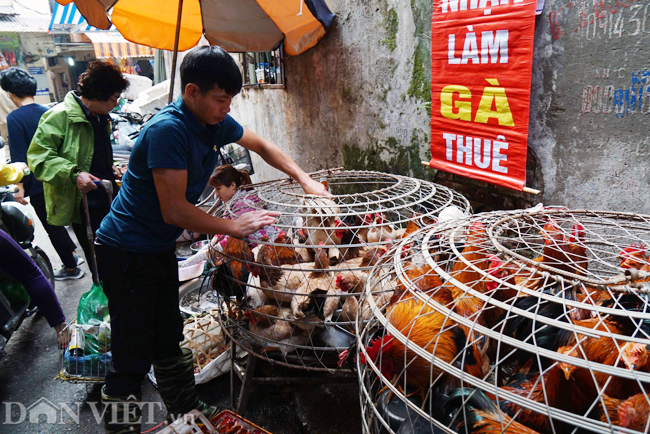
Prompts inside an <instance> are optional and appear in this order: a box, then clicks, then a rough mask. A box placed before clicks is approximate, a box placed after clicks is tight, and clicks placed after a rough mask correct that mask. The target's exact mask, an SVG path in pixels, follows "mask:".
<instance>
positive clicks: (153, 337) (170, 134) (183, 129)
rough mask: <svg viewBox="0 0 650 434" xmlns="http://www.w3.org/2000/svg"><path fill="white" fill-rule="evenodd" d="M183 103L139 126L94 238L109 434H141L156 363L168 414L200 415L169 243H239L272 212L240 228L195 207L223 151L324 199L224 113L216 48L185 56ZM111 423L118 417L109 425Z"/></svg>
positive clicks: (230, 64)
mask: <svg viewBox="0 0 650 434" xmlns="http://www.w3.org/2000/svg"><path fill="white" fill-rule="evenodd" d="M180 72H181V88H182V96H181V97H180V98H179V99H178V100H177V101H176V102H174V103H173V104H170V105H168V106H167V107H165V108H164V109H162V110H161V111H160V112H159V113H158V114H156V116H154V118H153V119H152V120H151V121H150V122H149V123H148V124H147V126H146V127H145V128H144V130H143V131H142V133H141V134H140V137H139V139H138V141H137V142H136V144H135V147H134V148H133V152H132V154H131V160H130V162H129V168H128V171H127V172H126V174H125V175H124V178H123V183H122V188H121V189H120V192H119V194H118V195H117V197H116V198H115V200H114V202H113V205H112V207H111V212H110V213H109V214H108V215H107V216H106V218H105V219H104V220H103V222H102V224H101V227H100V228H99V230H98V231H97V243H98V244H99V245H98V246H97V262H98V267H99V275H100V278H101V280H102V281H103V284H104V291H105V292H106V295H107V297H108V303H109V311H110V315H111V329H112V330H111V350H112V355H113V357H112V364H111V368H110V370H109V372H108V374H107V376H106V385H105V386H104V388H103V389H102V400H103V401H104V402H105V404H106V405H108V406H109V407H111V408H107V410H106V412H105V419H104V422H105V427H106V432H110V433H121V432H129V433H134V432H140V421H139V408H138V407H137V404H136V401H137V400H138V399H139V394H140V385H141V382H142V379H143V378H144V376H145V374H146V373H147V372H148V371H149V368H150V366H151V364H152V363H153V366H154V371H155V374H156V379H157V380H158V386H159V392H160V395H161V396H162V398H163V401H164V402H165V405H166V406H167V410H168V412H169V414H170V415H178V414H184V413H187V412H189V411H191V410H192V409H195V408H198V409H199V410H201V411H202V412H203V413H204V414H206V415H211V414H212V413H213V412H214V411H215V409H214V408H212V407H210V406H208V405H207V404H205V403H203V402H201V401H199V399H198V397H197V395H196V390H195V388H194V372H193V366H192V357H191V354H189V353H188V352H183V351H181V349H180V347H179V343H180V341H182V339H183V335H182V330H183V322H182V319H181V316H180V312H179V310H178V268H177V262H176V258H175V255H174V248H175V240H176V238H177V237H178V236H179V235H180V234H181V232H182V230H183V229H188V230H190V231H194V232H200V233H208V234H214V233H219V234H227V235H233V236H237V237H244V236H247V235H250V234H251V233H253V232H255V231H257V230H259V229H260V228H262V227H264V226H266V225H269V224H273V223H274V222H275V217H277V215H278V214H277V213H273V212H270V211H255V212H251V213H247V214H244V215H242V216H241V217H240V218H239V219H237V220H224V219H220V218H216V217H212V216H210V215H208V214H206V213H204V212H203V211H201V210H199V209H198V208H196V207H195V206H194V204H195V203H196V201H197V200H198V198H199V196H200V194H201V192H202V191H203V188H204V187H205V185H206V184H207V182H208V179H209V177H210V174H211V173H212V171H213V170H214V168H215V166H216V164H217V159H218V156H219V148H220V147H221V146H223V145H226V144H228V143H233V142H235V143H238V144H240V145H241V146H243V147H245V148H247V149H249V150H251V151H254V152H256V153H258V154H259V155H260V156H261V157H262V158H263V159H264V160H265V161H266V162H268V163H269V164H270V165H272V166H273V167H275V168H277V169H279V170H281V171H283V172H284V173H286V174H287V175H289V176H291V177H292V178H294V179H296V180H297V181H298V182H299V183H300V184H301V185H302V187H303V189H304V191H305V192H306V193H312V194H321V195H326V194H328V193H327V191H326V190H325V188H324V187H323V186H322V185H321V184H320V183H319V182H316V181H314V180H312V179H311V178H310V177H309V176H308V175H307V174H306V173H305V172H303V171H302V170H301V169H300V168H299V167H298V165H297V164H296V163H295V162H294V161H293V160H292V159H291V158H290V157H289V156H288V155H287V154H286V153H285V152H283V151H282V150H281V149H280V148H278V147H277V146H276V145H274V144H273V143H271V142H269V141H268V140H266V139H264V138H262V137H259V136H257V135H256V134H254V133H253V132H251V131H249V130H247V129H245V128H242V126H241V125H239V124H238V123H237V122H236V121H235V120H234V119H233V118H231V117H230V116H229V115H228V112H229V111H230V103H231V100H232V98H233V97H234V96H235V95H236V94H237V93H239V91H240V90H241V86H242V78H241V73H240V72H239V68H238V66H237V64H236V63H235V61H234V60H233V59H232V57H231V56H230V55H229V54H228V53H226V52H225V51H224V50H223V49H222V48H220V47H215V46H212V47H199V48H195V49H194V50H192V51H191V52H189V53H188V54H187V55H186V56H185V59H184V60H183V63H182V65H181V68H180ZM116 415H117V417H115V416H116Z"/></svg>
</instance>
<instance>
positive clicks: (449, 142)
mask: <svg viewBox="0 0 650 434" xmlns="http://www.w3.org/2000/svg"><path fill="white" fill-rule="evenodd" d="M442 138H443V139H445V140H446V141H447V154H446V157H447V161H451V160H452V159H453V158H452V153H453V150H454V140H456V134H449V133H442Z"/></svg>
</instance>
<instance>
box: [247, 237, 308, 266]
mask: <svg viewBox="0 0 650 434" xmlns="http://www.w3.org/2000/svg"><path fill="white" fill-rule="evenodd" d="M260 241H263V242H268V241H269V238H268V237H262V238H260ZM273 243H274V244H281V245H279V246H272V245H262V246H261V247H260V250H259V252H258V253H257V262H259V263H260V264H267V265H276V266H281V265H295V264H299V263H301V262H303V258H302V257H301V256H300V254H299V253H298V252H296V249H295V248H294V247H289V246H293V243H292V241H291V238H289V237H288V236H287V233H286V232H285V231H282V232H280V233H279V234H278V237H277V238H276V239H275V241H274V242H273Z"/></svg>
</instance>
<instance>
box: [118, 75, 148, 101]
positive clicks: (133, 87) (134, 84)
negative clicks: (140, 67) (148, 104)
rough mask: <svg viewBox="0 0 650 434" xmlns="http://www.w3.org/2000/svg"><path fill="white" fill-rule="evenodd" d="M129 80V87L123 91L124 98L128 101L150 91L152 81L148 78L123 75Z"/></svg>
mask: <svg viewBox="0 0 650 434" xmlns="http://www.w3.org/2000/svg"><path fill="white" fill-rule="evenodd" d="M123 75H124V77H126V79H127V80H129V87H127V88H126V90H125V91H124V94H123V95H124V97H125V98H126V99H128V100H134V99H136V98H138V96H139V95H140V93H141V92H143V91H145V90H147V89H150V88H151V87H152V86H153V81H151V79H150V78H149V77H143V76H141V75H134V74H123Z"/></svg>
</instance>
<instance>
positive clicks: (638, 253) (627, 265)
mask: <svg viewBox="0 0 650 434" xmlns="http://www.w3.org/2000/svg"><path fill="white" fill-rule="evenodd" d="M647 254H648V253H647V251H646V247H645V246H644V245H643V244H641V245H637V244H636V243H635V244H632V245H630V246H629V247H626V248H624V249H623V250H622V251H621V253H620V255H619V257H620V258H621V268H623V269H635V270H641V269H642V268H643V267H646V268H647V266H648V265H649V264H648V256H647Z"/></svg>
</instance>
